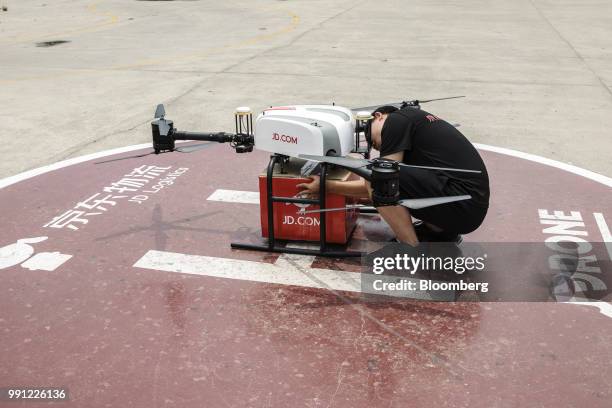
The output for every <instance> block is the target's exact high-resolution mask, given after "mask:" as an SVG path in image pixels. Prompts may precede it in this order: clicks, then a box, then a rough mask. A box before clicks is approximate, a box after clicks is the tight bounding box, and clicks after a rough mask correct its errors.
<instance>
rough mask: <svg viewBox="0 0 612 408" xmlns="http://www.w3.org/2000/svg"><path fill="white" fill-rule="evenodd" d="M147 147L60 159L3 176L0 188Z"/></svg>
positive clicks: (141, 145) (138, 146) (144, 144)
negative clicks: (12, 174)
mask: <svg viewBox="0 0 612 408" xmlns="http://www.w3.org/2000/svg"><path fill="white" fill-rule="evenodd" d="M188 142H190V141H189V140H184V141H183V140H181V141H177V142H176V143H177V144H179V143H188ZM147 147H149V148H151V151H153V147H152V146H151V143H142V144H137V145H131V146H125V147H118V148H116V149H110V150H103V151H101V152H97V153H92V154H86V155H84V156H79V157H74V158H72V159H66V160H62V161H59V162H57V163H53V164H49V165H47V166H42V167H38V168H36V169H32V170H28V171H24V172H23V173H19V174H16V175H14V176H10V177H6V178H3V179H2V180H0V189H3V188H4V187H8V186H10V185H12V184H15V183H19V182H20V181H23V180H27V179H29V178H32V177H36V176H40V175H41V174H45V173H49V172H51V171H54V170H59V169H63V168H64V167H69V166H73V165H75V164H79V163H83V162H86V161H89V160H94V159H99V158H101V157H107V156H112V155H115V154H120V153H127V152H132V151H134V150H140V149H146V148H147Z"/></svg>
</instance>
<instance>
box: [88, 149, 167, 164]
mask: <svg viewBox="0 0 612 408" xmlns="http://www.w3.org/2000/svg"><path fill="white" fill-rule="evenodd" d="M154 153H155V152H149V153H144V154H137V155H134V156H127V157H119V158H117V159H109V160H103V161H99V162H95V163H94V164H104V163H110V162H116V161H119V160H127V159H136V158H138V157H145V156H148V155H150V154H154Z"/></svg>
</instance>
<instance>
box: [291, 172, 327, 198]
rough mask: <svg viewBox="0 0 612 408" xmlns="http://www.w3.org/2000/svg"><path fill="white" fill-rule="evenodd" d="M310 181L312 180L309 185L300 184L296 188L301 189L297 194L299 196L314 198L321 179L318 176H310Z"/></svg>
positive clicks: (317, 192) (317, 193)
mask: <svg viewBox="0 0 612 408" xmlns="http://www.w3.org/2000/svg"><path fill="white" fill-rule="evenodd" d="M310 180H312V181H311V182H310V183H300V184H298V185H297V186H296V187H297V188H298V189H303V190H302V191H300V192H299V195H300V196H306V197H309V198H316V197H317V196H318V195H319V189H320V188H321V179H320V177H319V176H310Z"/></svg>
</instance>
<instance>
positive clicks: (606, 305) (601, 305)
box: [565, 302, 612, 318]
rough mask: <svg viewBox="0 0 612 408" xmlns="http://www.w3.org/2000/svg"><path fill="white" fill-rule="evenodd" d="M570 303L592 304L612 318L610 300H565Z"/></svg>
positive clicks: (579, 304)
mask: <svg viewBox="0 0 612 408" xmlns="http://www.w3.org/2000/svg"><path fill="white" fill-rule="evenodd" d="M565 303H568V304H570V305H578V306H590V307H596V308H597V309H599V312H600V313H601V314H602V315H604V316H606V317H609V318H612V304H610V303H608V302H565Z"/></svg>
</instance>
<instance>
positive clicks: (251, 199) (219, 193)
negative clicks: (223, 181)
mask: <svg viewBox="0 0 612 408" xmlns="http://www.w3.org/2000/svg"><path fill="white" fill-rule="evenodd" d="M207 200H209V201H223V202H225V203H238V204H259V193H258V192H257V191H239V190H223V189H219V190H216V191H215V192H214V193H212V194H211V195H210V196H209V197H208V198H207Z"/></svg>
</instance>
